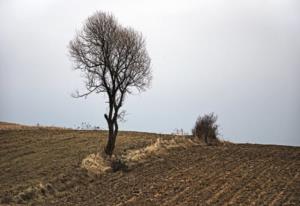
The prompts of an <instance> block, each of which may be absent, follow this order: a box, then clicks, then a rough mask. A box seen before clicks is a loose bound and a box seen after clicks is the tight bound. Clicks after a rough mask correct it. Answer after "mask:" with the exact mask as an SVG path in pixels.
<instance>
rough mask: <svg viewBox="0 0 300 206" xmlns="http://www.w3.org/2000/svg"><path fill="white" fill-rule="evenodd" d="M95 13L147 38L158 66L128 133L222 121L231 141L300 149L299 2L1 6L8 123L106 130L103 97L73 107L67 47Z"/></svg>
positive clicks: (14, 2) (134, 101) (131, 101)
mask: <svg viewBox="0 0 300 206" xmlns="http://www.w3.org/2000/svg"><path fill="white" fill-rule="evenodd" d="M96 10H101V11H107V12H112V13H113V14H114V15H115V16H116V17H117V19H118V20H119V22H120V23H121V24H123V25H125V26H131V27H133V28H135V29H136V30H138V31H140V32H142V33H143V35H144V36H145V38H146V41H147V49H148V51H149V54H150V56H151V58H152V68H153V76H154V79H153V82H152V87H151V89H149V90H148V91H146V92H144V93H141V94H135V95H133V96H128V98H127V99H126V103H125V105H124V109H126V110H127V113H128V115H127V116H126V120H127V121H126V122H124V123H122V124H121V129H124V130H139V131H150V132H162V133H170V132H173V131H174V129H175V128H182V129H184V130H185V131H186V132H190V131H191V128H192V127H193V125H194V122H195V120H196V118H197V116H198V115H201V114H205V113H209V112H214V113H216V114H217V115H218V117H219V119H218V123H219V125H220V132H221V135H222V137H223V138H224V139H227V140H230V141H234V142H249V143H268V144H285V145H300V135H299V134H300V124H299V123H300V92H299V90H300V2H299V1H298V0H265V1H261V0H247V1H245V0H242V1H241V0H227V1H221V0H220V1H219V0H203V1H199V0H192V1H188V0H182V1H174V0H164V1H161V0H157V1H154V0H152V1H143V0H128V1H121V0H120V1H115V0H110V1H104V0H85V1H80V0H76V1H75V0H70V1H67V0H66V1H59V0H0V93H1V98H0V120H2V121H9V122H17V123H24V124H36V123H40V124H42V125H56V126H67V127H74V125H80V124H81V122H89V123H90V124H92V125H100V126H101V127H106V123H105V120H104V118H103V114H104V113H105V111H106V105H105V96H104V95H93V96H90V97H89V98H87V99H73V98H71V93H72V92H74V91H75V90H76V89H79V90H83V89H84V88H83V84H82V78H81V77H80V73H78V72H76V71H73V70H72V63H71V61H70V58H69V57H68V50H67V45H68V42H69V41H70V40H72V38H73V37H74V35H75V32H76V30H80V29H81V27H82V25H83V23H84V20H85V19H86V18H87V17H88V16H90V15H92V14H93V13H94V12H95V11H96Z"/></svg>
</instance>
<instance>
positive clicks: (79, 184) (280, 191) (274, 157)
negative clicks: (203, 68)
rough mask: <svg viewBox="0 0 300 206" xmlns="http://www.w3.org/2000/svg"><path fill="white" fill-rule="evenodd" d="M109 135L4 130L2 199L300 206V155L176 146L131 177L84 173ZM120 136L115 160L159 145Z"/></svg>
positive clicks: (278, 149) (283, 150)
mask: <svg viewBox="0 0 300 206" xmlns="http://www.w3.org/2000/svg"><path fill="white" fill-rule="evenodd" d="M105 136H106V133H105V132H99V131H97V132H96V131H95V132H93V131H74V130H48V129H37V130H6V131H0V199H1V200H2V202H3V203H9V204H15V203H21V204H32V205H170V206H171V205H239V204H241V205H300V148H299V147H285V146H265V145H248V144H238V145H234V144H232V145H230V144H229V145H226V146H201V145H193V146H190V147H188V148H184V147H178V148H174V149H171V150H169V151H168V153H162V154H159V155H152V156H149V157H148V158H147V161H145V162H143V163H141V164H136V165H135V167H134V168H132V169H131V170H130V171H128V172H121V171H119V172H115V173H104V174H101V175H91V174H89V173H88V172H87V171H85V170H83V169H81V168H80V164H81V161H82V159H83V158H84V157H86V156H87V155H88V154H91V153H95V152H97V151H99V150H100V146H99V143H100V144H101V145H102V146H103V143H104V141H105V140H106V138H105ZM158 137H160V138H163V139H170V138H171V136H162V135H156V134H148V133H136V132H122V133H121V134H120V136H119V138H118V142H117V150H116V153H117V154H123V153H124V152H125V151H128V150H132V149H136V148H141V147H145V146H147V145H149V144H150V143H153V142H155V140H156V138H158Z"/></svg>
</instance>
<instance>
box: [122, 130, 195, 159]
mask: <svg viewBox="0 0 300 206" xmlns="http://www.w3.org/2000/svg"><path fill="white" fill-rule="evenodd" d="M199 144H200V142H199V141H198V140H197V139H190V138H186V137H177V136H176V137H174V138H172V139H170V140H164V139H161V138H157V139H156V141H155V142H154V143H153V144H151V145H148V146H146V147H144V148H141V149H136V150H129V151H128V152H127V153H126V154H124V155H122V159H123V160H124V162H127V163H132V162H143V161H144V160H145V159H146V158H147V157H149V156H151V155H159V154H164V153H167V151H168V150H169V149H173V148H178V147H184V148H187V147H189V146H192V145H199Z"/></svg>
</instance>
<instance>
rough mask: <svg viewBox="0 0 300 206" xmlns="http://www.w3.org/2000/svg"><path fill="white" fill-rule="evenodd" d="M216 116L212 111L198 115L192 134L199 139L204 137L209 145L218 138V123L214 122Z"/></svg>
mask: <svg viewBox="0 0 300 206" xmlns="http://www.w3.org/2000/svg"><path fill="white" fill-rule="evenodd" d="M217 119H218V117H217V116H216V115H214V113H210V114H206V115H204V116H199V117H198V119H197V121H196V123H195V126H194V128H193V129H192V134H193V136H195V137H198V138H199V139H204V141H205V143H206V144H208V145H210V144H212V143H214V142H216V141H217V140H218V134H219V133H218V127H219V126H218V125H217V124H216V122H217Z"/></svg>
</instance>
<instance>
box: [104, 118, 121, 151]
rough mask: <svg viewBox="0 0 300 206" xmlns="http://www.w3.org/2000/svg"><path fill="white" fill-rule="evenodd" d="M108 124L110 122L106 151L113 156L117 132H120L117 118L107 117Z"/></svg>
mask: <svg viewBox="0 0 300 206" xmlns="http://www.w3.org/2000/svg"><path fill="white" fill-rule="evenodd" d="M107 124H108V140H107V144H106V147H105V150H104V151H105V154H107V155H109V156H111V155H112V154H113V151H114V149H115V144H116V138H117V134H118V123H117V119H115V120H109V119H107Z"/></svg>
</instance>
